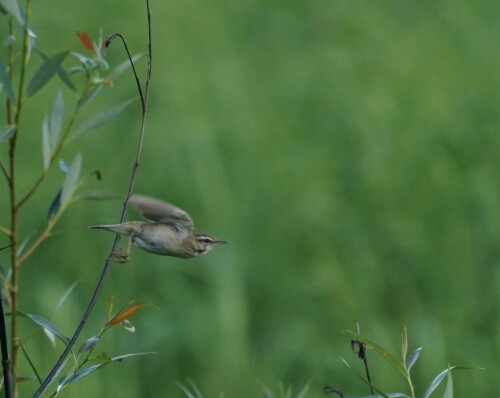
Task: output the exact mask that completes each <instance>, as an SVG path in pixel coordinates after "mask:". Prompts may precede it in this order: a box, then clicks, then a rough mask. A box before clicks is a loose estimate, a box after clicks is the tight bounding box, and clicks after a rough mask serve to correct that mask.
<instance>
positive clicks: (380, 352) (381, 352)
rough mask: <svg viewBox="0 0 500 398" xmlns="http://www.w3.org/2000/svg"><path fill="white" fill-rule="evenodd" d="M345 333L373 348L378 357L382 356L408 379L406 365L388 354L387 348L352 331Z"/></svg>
mask: <svg viewBox="0 0 500 398" xmlns="http://www.w3.org/2000/svg"><path fill="white" fill-rule="evenodd" d="M344 333H347V334H350V335H351V336H354V337H356V338H357V339H359V340H361V341H363V342H364V343H365V344H366V345H367V346H368V347H369V348H372V349H373V350H374V351H375V352H376V353H377V354H378V355H380V356H381V357H382V358H383V359H384V360H385V361H386V362H387V363H388V364H389V365H391V366H392V367H393V368H394V369H396V370H397V371H398V372H399V373H401V374H402V375H403V376H404V377H405V378H406V369H405V367H404V365H403V364H402V363H401V362H399V361H398V360H397V359H396V357H394V355H392V354H391V353H390V352H388V351H387V350H386V349H385V348H383V347H382V346H380V345H379V344H377V343H375V342H374V341H373V340H369V339H366V338H364V337H363V336H360V335H358V334H357V333H354V332H352V331H350V330H346V331H344Z"/></svg>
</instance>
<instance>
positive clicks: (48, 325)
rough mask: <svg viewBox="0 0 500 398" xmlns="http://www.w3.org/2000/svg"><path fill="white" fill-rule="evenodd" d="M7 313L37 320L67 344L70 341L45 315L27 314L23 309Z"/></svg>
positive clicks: (37, 322)
mask: <svg viewBox="0 0 500 398" xmlns="http://www.w3.org/2000/svg"><path fill="white" fill-rule="evenodd" d="M6 315H9V316H21V317H24V318H28V319H31V320H32V321H33V322H35V323H36V324H37V325H39V326H41V327H42V328H44V329H47V330H49V331H50V332H52V333H53V334H55V335H56V336H57V337H58V338H59V339H60V340H61V341H62V342H63V343H64V344H65V345H67V344H68V342H69V340H70V339H69V337H67V336H65V335H64V334H63V333H62V332H61V331H60V330H59V329H58V328H57V327H56V326H55V325H53V324H52V323H50V322H49V321H48V320H47V319H45V318H44V317H41V316H40V315H36V314H27V313H25V312H22V311H12V312H9V313H7V314H6Z"/></svg>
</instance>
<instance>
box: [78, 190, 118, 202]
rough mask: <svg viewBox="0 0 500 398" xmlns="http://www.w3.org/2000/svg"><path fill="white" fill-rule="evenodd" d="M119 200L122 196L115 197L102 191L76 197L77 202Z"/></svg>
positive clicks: (84, 193)
mask: <svg viewBox="0 0 500 398" xmlns="http://www.w3.org/2000/svg"><path fill="white" fill-rule="evenodd" d="M119 198H120V195H114V194H110V193H105V192H100V191H88V192H82V193H81V194H78V195H76V196H75V200H110V199H119Z"/></svg>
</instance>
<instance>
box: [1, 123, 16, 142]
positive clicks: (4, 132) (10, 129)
mask: <svg viewBox="0 0 500 398" xmlns="http://www.w3.org/2000/svg"><path fill="white" fill-rule="evenodd" d="M15 132H16V125H15V124H7V125H5V126H3V127H2V128H0V143H1V142H4V141H8V140H10V139H11V137H12V136H13V135H14V133H15Z"/></svg>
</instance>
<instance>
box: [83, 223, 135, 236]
mask: <svg viewBox="0 0 500 398" xmlns="http://www.w3.org/2000/svg"><path fill="white" fill-rule="evenodd" d="M89 228H92V229H104V230H106V231H111V232H114V233H117V234H120V235H126V236H128V235H130V234H131V233H132V232H135V231H137V225H136V223H135V222H133V221H132V222H126V223H123V224H107V225H91V226H90V227H89Z"/></svg>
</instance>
